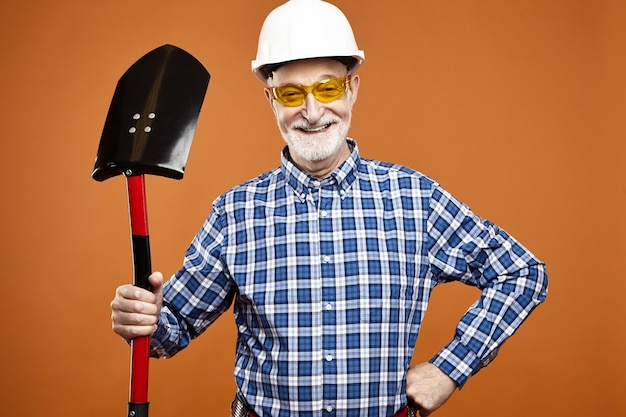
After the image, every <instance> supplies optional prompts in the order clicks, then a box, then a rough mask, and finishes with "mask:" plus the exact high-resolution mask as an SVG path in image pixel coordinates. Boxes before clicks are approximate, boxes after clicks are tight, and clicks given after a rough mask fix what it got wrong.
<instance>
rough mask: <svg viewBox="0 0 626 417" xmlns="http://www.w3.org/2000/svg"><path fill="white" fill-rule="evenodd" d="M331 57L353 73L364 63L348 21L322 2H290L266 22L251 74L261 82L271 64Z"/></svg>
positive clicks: (336, 10)
mask: <svg viewBox="0 0 626 417" xmlns="http://www.w3.org/2000/svg"><path fill="white" fill-rule="evenodd" d="M323 57H331V58H335V59H339V60H340V61H342V62H346V63H348V62H349V64H348V68H349V70H350V71H351V72H354V71H355V70H356V69H357V68H358V67H359V66H361V64H362V63H363V61H364V60H365V54H364V52H363V51H361V50H359V48H358V47H357V45H356V40H355V39H354V33H352V27H351V26H350V23H349V22H348V19H347V18H346V16H345V15H344V14H343V12H342V11H341V10H339V9H338V8H337V7H336V6H334V5H332V4H330V3H327V2H325V1H322V0H289V1H287V2H286V3H284V4H282V5H281V6H278V7H277V8H275V9H274V10H272V12H270V14H269V15H268V16H267V18H266V19H265V22H264V23H263V27H262V28H261V34H260V35H259V45H258V49H257V54H256V59H255V60H253V61H252V71H253V72H254V74H255V75H256V76H257V77H258V78H259V79H260V80H261V81H263V82H265V81H266V80H267V78H268V76H269V75H270V74H271V71H272V68H275V67H274V64H281V63H284V62H288V61H295V60H299V59H307V58H323Z"/></svg>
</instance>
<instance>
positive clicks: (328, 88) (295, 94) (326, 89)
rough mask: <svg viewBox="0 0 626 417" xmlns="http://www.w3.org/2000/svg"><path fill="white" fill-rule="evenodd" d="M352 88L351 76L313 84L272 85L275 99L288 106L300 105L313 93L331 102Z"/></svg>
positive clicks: (322, 99)
mask: <svg viewBox="0 0 626 417" xmlns="http://www.w3.org/2000/svg"><path fill="white" fill-rule="evenodd" d="M348 88H350V76H347V77H341V78H332V79H330V80H322V81H318V82H316V83H315V84H313V85H294V84H290V85H284V86H281V87H270V91H271V92H272V97H274V100H276V101H277V102H279V103H280V104H282V105H283V106H287V107H298V106H300V105H302V103H304V99H305V97H306V95H307V94H309V93H312V94H313V97H315V99H316V100H317V101H320V102H322V103H330V102H331V101H335V100H337V99H338V98H340V97H341V96H343V95H344V94H345V93H346V90H347V89H348Z"/></svg>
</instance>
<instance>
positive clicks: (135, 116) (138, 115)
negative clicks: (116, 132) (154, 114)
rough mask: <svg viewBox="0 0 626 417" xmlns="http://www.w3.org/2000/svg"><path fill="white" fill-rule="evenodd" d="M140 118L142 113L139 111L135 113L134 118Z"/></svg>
mask: <svg viewBox="0 0 626 417" xmlns="http://www.w3.org/2000/svg"><path fill="white" fill-rule="evenodd" d="M140 118H141V115H140V114H139V113H135V114H134V115H133V119H135V120H139V119H140Z"/></svg>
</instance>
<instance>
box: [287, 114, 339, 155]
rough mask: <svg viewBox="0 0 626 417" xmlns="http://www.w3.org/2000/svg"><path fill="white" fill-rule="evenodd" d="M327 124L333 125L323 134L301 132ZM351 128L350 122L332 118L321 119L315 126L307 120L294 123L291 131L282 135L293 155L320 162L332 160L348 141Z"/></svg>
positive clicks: (290, 128)
mask: <svg viewBox="0 0 626 417" xmlns="http://www.w3.org/2000/svg"><path fill="white" fill-rule="evenodd" d="M331 123H332V124H331ZM327 124H331V126H330V129H329V130H328V131H326V132H323V133H318V134H315V135H310V134H307V133H305V132H302V131H301V129H305V130H309V131H310V130H313V129H315V128H316V127H322V126H325V125H327ZM349 128H350V120H347V121H342V120H340V119H339V118H337V117H334V116H331V117H325V118H323V119H321V120H320V121H318V122H317V123H316V124H315V125H311V124H310V123H308V122H307V121H306V120H300V121H297V122H294V123H293V124H292V125H291V126H290V127H289V130H287V131H286V132H282V134H283V139H284V140H285V142H287V145H288V146H289V152H291V154H292V155H297V156H299V157H300V158H302V159H304V160H306V161H310V162H318V161H323V160H325V159H328V158H330V157H331V156H333V155H334V154H336V153H337V152H338V151H339V149H340V148H341V146H342V145H343V144H344V142H345V140H346V137H347V135H348V130H349Z"/></svg>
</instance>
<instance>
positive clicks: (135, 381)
mask: <svg viewBox="0 0 626 417" xmlns="http://www.w3.org/2000/svg"><path fill="white" fill-rule="evenodd" d="M209 79H210V75H209V73H208V71H207V70H206V69H205V68H204V66H202V64H201V63H200V62H199V61H198V60H197V59H196V58H194V57H193V56H191V55H190V54H189V53H187V52H186V51H184V50H182V49H180V48H177V47H175V46H172V45H163V46H161V47H159V48H157V49H154V50H153V51H151V52H149V53H147V54H146V55H144V56H143V57H141V58H140V59H139V60H138V61H137V62H135V63H134V64H133V65H132V66H131V67H130V68H129V69H128V70H127V71H126V72H125V73H124V75H123V76H122V77H121V78H120V80H119V81H118V83H117V87H116V89H115V93H114V94H113V100H112V101H111V106H110V107H109V112H108V115H107V118H106V121H105V124H104V129H103V131H102V137H101V138H100V145H99V147H98V154H97V156H96V163H95V167H94V170H93V173H92V177H93V179H95V180H96V181H104V180H106V179H108V178H111V177H114V176H116V175H120V174H121V175H124V176H125V177H126V184H127V191H128V207H129V212H130V226H131V242H132V253H133V276H134V279H133V284H134V285H136V286H138V287H141V288H144V289H148V290H150V284H149V282H148V277H149V276H150V274H151V273H152V265H151V260H150V243H149V237H148V213H147V210H146V187H145V180H144V174H152V175H160V176H163V177H168V178H173V179H181V178H182V177H183V174H184V171H185V165H186V164H187V157H188V155H189V149H190V147H191V142H192V139H193V135H194V133H195V130H196V125H197V123H198V117H199V115H200V109H201V107H202V102H203V101H204V95H205V93H206V89H207V87H208V85H209ZM149 357H150V337H149V336H145V337H138V338H135V339H133V340H132V341H131V370H130V392H129V397H130V399H129V402H128V410H127V417H147V416H148V362H149Z"/></svg>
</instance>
